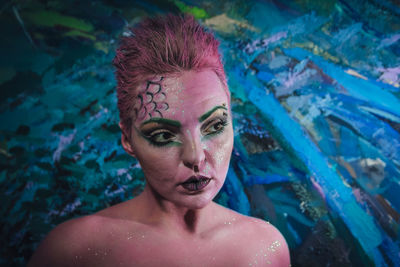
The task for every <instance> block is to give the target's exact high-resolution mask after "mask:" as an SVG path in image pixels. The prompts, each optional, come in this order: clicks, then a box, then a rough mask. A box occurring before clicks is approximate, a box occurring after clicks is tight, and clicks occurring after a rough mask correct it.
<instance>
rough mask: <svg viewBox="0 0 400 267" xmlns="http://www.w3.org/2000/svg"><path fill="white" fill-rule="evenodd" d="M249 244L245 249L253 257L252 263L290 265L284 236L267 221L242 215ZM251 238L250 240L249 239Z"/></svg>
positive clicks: (257, 264) (284, 266) (283, 266)
mask: <svg viewBox="0 0 400 267" xmlns="http://www.w3.org/2000/svg"><path fill="white" fill-rule="evenodd" d="M242 224H243V225H245V228H246V234H247V235H248V240H249V244H248V246H246V249H247V250H248V252H249V253H250V255H252V257H253V258H254V261H253V264H252V265H256V266H263V265H264V264H260V263H265V264H267V265H268V266H282V267H287V266H290V253H289V248H288V245H287V243H286V240H285V238H284V237H283V235H282V234H281V232H280V231H279V230H278V229H277V228H276V227H275V226H273V225H272V224H270V223H269V222H267V221H264V220H261V219H258V218H254V217H249V216H243V217H242ZM250 240H251V241H250Z"/></svg>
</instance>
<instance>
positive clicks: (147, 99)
mask: <svg viewBox="0 0 400 267" xmlns="http://www.w3.org/2000/svg"><path fill="white" fill-rule="evenodd" d="M163 79H164V77H162V76H161V77H159V79H157V80H152V81H147V82H146V85H145V89H144V90H142V91H141V92H140V93H139V94H138V96H137V102H136V104H135V107H134V110H135V114H136V119H137V120H140V121H143V120H145V119H151V118H153V117H160V118H163V113H162V112H163V111H166V110H168V108H169V106H168V103H167V102H166V101H165V100H166V98H167V96H166V94H165V92H164V91H165V90H164V89H163V85H162V81H163Z"/></svg>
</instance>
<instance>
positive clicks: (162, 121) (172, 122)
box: [140, 118, 181, 128]
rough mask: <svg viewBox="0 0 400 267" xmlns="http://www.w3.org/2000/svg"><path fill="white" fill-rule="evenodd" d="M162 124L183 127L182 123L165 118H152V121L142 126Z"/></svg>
mask: <svg viewBox="0 0 400 267" xmlns="http://www.w3.org/2000/svg"><path fill="white" fill-rule="evenodd" d="M152 122H155V123H160V124H168V125H171V126H174V127H177V128H180V127H181V123H180V122H179V121H175V120H170V119H164V118H151V119H150V120H147V121H145V122H143V123H142V124H141V125H140V126H144V125H146V124H148V123H152Z"/></svg>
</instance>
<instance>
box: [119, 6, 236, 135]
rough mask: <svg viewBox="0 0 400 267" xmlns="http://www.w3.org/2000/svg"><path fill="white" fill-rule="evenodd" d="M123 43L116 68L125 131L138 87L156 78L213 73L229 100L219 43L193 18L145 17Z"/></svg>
mask: <svg viewBox="0 0 400 267" xmlns="http://www.w3.org/2000/svg"><path fill="white" fill-rule="evenodd" d="M129 30H130V31H131V34H130V35H129V36H124V37H122V38H121V40H120V45H119V47H118V48H117V50H116V55H115V58H114V60H113V65H114V67H115V68H116V72H115V76H116V79H117V97H118V109H119V112H120V114H119V115H120V121H121V124H122V126H123V129H122V130H123V131H125V130H128V132H130V131H129V129H130V127H131V124H132V119H133V117H134V116H135V113H134V110H133V108H134V105H135V102H136V101H137V100H136V97H137V95H138V93H139V92H138V89H137V88H138V87H139V86H140V85H141V84H142V83H144V82H145V81H146V80H148V79H150V78H151V77H154V76H155V75H161V74H163V75H165V74H167V75H168V74H179V73H182V72H183V71H190V70H193V71H199V70H203V69H211V70H213V71H214V72H215V73H216V74H217V76H218V77H219V79H220V80H221V82H222V85H223V87H224V89H225V90H226V92H227V94H228V98H230V94H229V90H228V85H227V82H226V75H225V71H224V68H223V65H222V62H221V55H220V54H219V52H218V47H219V41H218V40H216V39H215V37H214V35H213V34H212V33H211V32H208V31H207V30H206V29H205V28H204V27H202V26H201V25H200V24H199V23H198V22H197V21H196V20H195V19H194V18H193V16H191V15H187V14H184V15H172V14H168V15H164V16H158V17H154V18H146V19H144V20H143V21H141V22H140V23H138V24H137V25H135V26H134V27H131V28H129Z"/></svg>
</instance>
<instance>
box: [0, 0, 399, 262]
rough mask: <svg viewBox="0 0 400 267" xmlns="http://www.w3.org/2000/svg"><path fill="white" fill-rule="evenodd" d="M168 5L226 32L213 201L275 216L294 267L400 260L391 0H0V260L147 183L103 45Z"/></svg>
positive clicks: (395, 33) (109, 52)
mask: <svg viewBox="0 0 400 267" xmlns="http://www.w3.org/2000/svg"><path fill="white" fill-rule="evenodd" d="M166 12H173V13H179V12H187V13H192V14H193V15H194V16H195V17H196V18H197V19H199V20H200V21H201V23H202V24H204V25H206V26H207V27H208V28H209V29H210V30H212V31H213V32H214V33H215V34H216V35H217V37H218V39H219V40H220V42H221V53H222V54H223V56H224V61H225V70H226V72H227V75H228V84H229V87H230V89H231V92H232V105H233V114H234V130H235V148H234V152H233V156H232V160H231V166H230V170H229V172H228V177H227V181H226V184H225V185H224V187H223V189H222V190H221V192H220V193H219V194H218V196H217V198H216V201H217V202H219V203H221V204H222V205H224V206H227V207H230V208H232V209H235V210H237V211H239V212H241V213H244V214H248V215H252V216H256V217H259V218H263V219H265V220H268V221H270V222H271V223H272V224H274V225H275V226H277V227H278V228H279V229H280V230H281V232H282V233H283V234H284V236H285V238H286V240H287V242H288V244H289V246H290V249H291V257H292V265H293V266H332V265H333V266H338V265H341V266H400V251H399V242H400V241H399V234H400V233H399V222H400V214H399V212H400V197H399V195H400V184H399V181H400V41H399V40H400V4H399V3H398V2H397V1H395V0H381V1H378V0H369V1H357V0H348V1H344V0H327V1H312V0H292V1H289V0H287V1H276V0H265V1H243V0H236V1H206V0H204V1H178V0H171V1H124V0H118V1H18V0H17V1H5V3H2V4H1V7H0V22H1V23H0V29H1V40H2V41H1V42H0V47H1V49H0V59H1V60H0V94H1V97H0V122H1V123H0V166H1V168H0V188H1V189H0V190H1V191H0V192H1V194H0V197H1V203H2V205H1V207H0V210H1V213H0V215H1V244H3V245H2V248H1V256H0V257H1V258H0V264H1V265H5V266H8V265H9V266H11V265H24V264H25V263H26V261H27V260H28V259H29V258H30V256H31V255H32V253H33V251H34V249H35V248H36V246H37V245H38V243H39V242H40V240H41V239H42V238H43V237H44V236H45V234H46V233H47V232H48V231H50V229H52V228H53V227H54V226H55V225H57V224H59V223H61V222H63V221H65V220H67V219H70V218H73V217H77V216H82V215H86V214H89V213H92V212H95V211H97V210H100V209H102V208H105V207H107V206H110V205H113V204H115V203H118V202H120V201H123V200H126V199H129V198H132V197H133V196H135V195H137V194H138V193H139V192H140V191H141V189H142V188H143V185H144V177H143V173H142V172H141V170H140V166H139V165H138V163H137V162H136V161H135V159H133V158H131V157H130V156H128V155H127V154H126V153H125V152H124V150H123V149H122V147H121V145H120V141H119V138H120V131H119V127H118V111H117V107H116V94H115V80H114V75H113V69H112V66H111V60H112V58H113V56H114V50H115V47H116V45H117V41H118V37H119V36H121V35H124V34H127V27H128V26H129V25H133V24H135V23H136V22H137V21H139V20H140V19H141V18H142V17H145V16H151V15H154V14H159V13H166Z"/></svg>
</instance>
